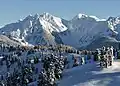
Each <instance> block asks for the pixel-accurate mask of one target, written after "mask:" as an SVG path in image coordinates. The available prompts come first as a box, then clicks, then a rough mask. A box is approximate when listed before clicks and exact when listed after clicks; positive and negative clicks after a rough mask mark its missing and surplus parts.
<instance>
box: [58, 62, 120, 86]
mask: <svg viewBox="0 0 120 86" xmlns="http://www.w3.org/2000/svg"><path fill="white" fill-rule="evenodd" d="M59 86H120V61H118V60H117V61H115V62H114V63H113V66H111V67H109V68H104V69H101V68H100V67H99V64H98V63H88V64H85V65H83V66H78V67H75V68H72V69H67V70H65V71H64V73H63V78H62V79H61V80H60V81H59Z"/></svg>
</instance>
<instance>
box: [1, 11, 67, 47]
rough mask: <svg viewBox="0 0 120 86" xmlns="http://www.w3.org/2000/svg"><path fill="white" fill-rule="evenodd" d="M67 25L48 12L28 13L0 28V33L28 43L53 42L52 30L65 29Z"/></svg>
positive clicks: (59, 30)
mask: <svg viewBox="0 0 120 86" xmlns="http://www.w3.org/2000/svg"><path fill="white" fill-rule="evenodd" d="M66 29H67V27H66V26H65V25H63V24H62V20H61V19H60V18H58V17H54V16H52V15H51V14H49V13H43V14H41V15H38V14H36V15H34V16H32V15H29V16H27V17H26V18H25V19H23V20H19V21H18V22H16V23H12V24H8V25H6V26H4V27H3V28H1V29H0V34H4V35H7V36H10V37H12V38H14V39H16V40H19V41H20V42H23V41H24V42H25V43H27V42H28V44H33V45H35V44H42V45H43V44H44V45H46V44H55V37H54V36H52V32H53V31H54V32H62V31H65V30H66Z"/></svg>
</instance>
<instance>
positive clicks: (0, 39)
mask: <svg viewBox="0 0 120 86" xmlns="http://www.w3.org/2000/svg"><path fill="white" fill-rule="evenodd" d="M4 43H5V44H10V45H21V44H20V43H19V42H15V41H13V40H11V39H10V38H8V37H7V36H4V35H0V44H4Z"/></svg>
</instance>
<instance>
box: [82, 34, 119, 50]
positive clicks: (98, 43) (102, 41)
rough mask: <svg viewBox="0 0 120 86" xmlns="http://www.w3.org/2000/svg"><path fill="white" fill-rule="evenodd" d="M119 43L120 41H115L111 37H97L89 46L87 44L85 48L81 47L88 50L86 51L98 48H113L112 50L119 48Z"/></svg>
mask: <svg viewBox="0 0 120 86" xmlns="http://www.w3.org/2000/svg"><path fill="white" fill-rule="evenodd" d="M119 43H120V41H117V40H116V39H115V38H113V37H109V36H103V37H99V38H96V39H95V40H94V41H92V43H91V44H89V45H88V46H86V47H83V49H85V48H86V49H88V50H91V49H92V50H96V48H100V47H102V46H106V47H108V46H111V45H112V46H113V47H114V48H116V49H118V48H119V47H118V46H119Z"/></svg>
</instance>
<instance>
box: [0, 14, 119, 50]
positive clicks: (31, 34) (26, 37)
mask: <svg viewBox="0 0 120 86" xmlns="http://www.w3.org/2000/svg"><path fill="white" fill-rule="evenodd" d="M0 34H4V35H6V36H10V37H11V38H13V39H15V40H17V41H19V42H21V43H22V44H26V45H28V44H32V45H37V44H40V45H55V44H57V43H59V44H66V45H71V46H73V47H76V48H81V47H82V48H83V47H84V48H85V47H86V46H89V45H91V43H93V42H95V40H97V39H98V40H99V38H101V37H103V36H104V37H105V36H107V37H111V38H114V39H116V40H117V41H119V40H120V17H109V18H108V19H99V18H97V17H96V16H91V15H90V16H89V15H86V14H78V15H76V16H75V17H74V18H73V19H71V20H65V19H62V18H58V17H55V16H53V15H51V14H49V13H43V14H41V15H38V14H36V15H34V16H32V15H29V16H27V17H26V18H25V19H23V20H19V21H18V22H16V23H12V24H8V25H6V26H4V27H3V28H1V29H0Z"/></svg>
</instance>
